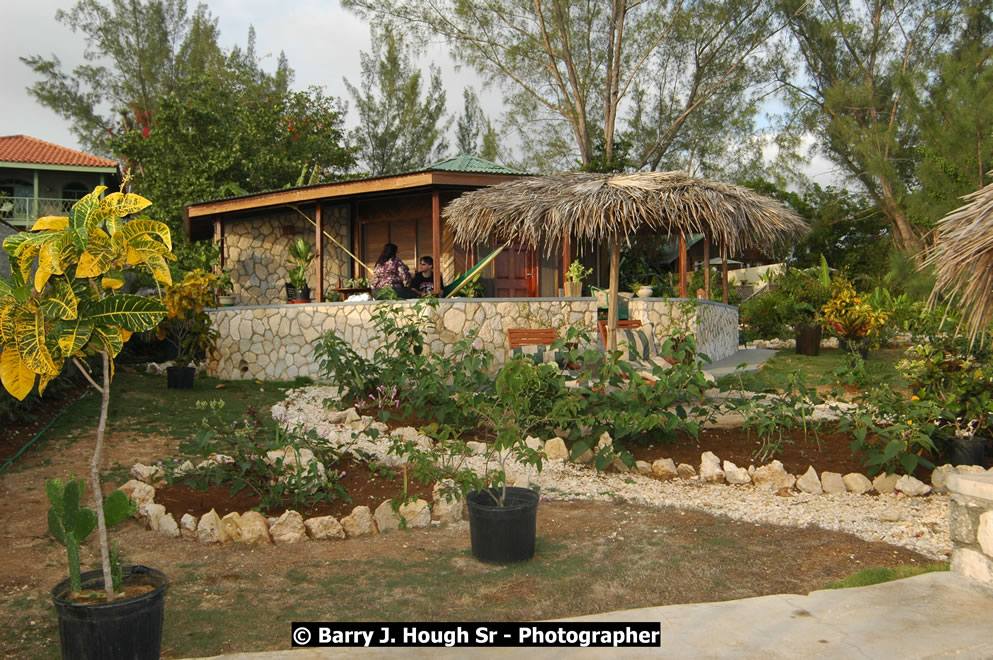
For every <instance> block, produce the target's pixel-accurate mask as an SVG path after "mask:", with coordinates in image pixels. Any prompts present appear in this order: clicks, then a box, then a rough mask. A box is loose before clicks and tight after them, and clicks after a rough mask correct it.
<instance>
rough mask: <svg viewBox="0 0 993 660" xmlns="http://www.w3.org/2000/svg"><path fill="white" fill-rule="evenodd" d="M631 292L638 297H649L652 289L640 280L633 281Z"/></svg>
mask: <svg viewBox="0 0 993 660" xmlns="http://www.w3.org/2000/svg"><path fill="white" fill-rule="evenodd" d="M631 293H633V294H634V295H636V296H638V297H639V298H651V297H652V293H653V289H652V287H650V286H648V285H647V284H643V283H641V282H634V283H632V284H631Z"/></svg>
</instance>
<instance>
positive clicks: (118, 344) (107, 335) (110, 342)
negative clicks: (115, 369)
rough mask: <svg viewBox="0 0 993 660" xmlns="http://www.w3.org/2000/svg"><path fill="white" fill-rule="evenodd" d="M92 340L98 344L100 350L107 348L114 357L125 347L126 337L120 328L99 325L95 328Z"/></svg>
mask: <svg viewBox="0 0 993 660" xmlns="http://www.w3.org/2000/svg"><path fill="white" fill-rule="evenodd" d="M91 340H92V341H93V343H94V344H96V346H97V348H98V350H106V351H107V353H108V354H109V355H110V357H112V358H113V357H117V354H118V353H120V352H121V349H122V348H124V338H123V337H121V330H120V328H112V327H108V326H105V325H103V326H97V327H95V328H93V335H92V336H91Z"/></svg>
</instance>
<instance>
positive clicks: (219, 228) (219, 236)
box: [214, 217, 224, 268]
mask: <svg viewBox="0 0 993 660" xmlns="http://www.w3.org/2000/svg"><path fill="white" fill-rule="evenodd" d="M214 242H215V243H217V244H218V245H217V263H218V265H219V266H220V267H221V268H224V223H223V222H222V221H221V218H220V217H215V218H214Z"/></svg>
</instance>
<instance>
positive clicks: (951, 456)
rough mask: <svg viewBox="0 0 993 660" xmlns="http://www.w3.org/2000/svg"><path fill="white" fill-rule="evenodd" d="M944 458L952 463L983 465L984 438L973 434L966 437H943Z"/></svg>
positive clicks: (984, 452)
mask: <svg viewBox="0 0 993 660" xmlns="http://www.w3.org/2000/svg"><path fill="white" fill-rule="evenodd" d="M945 460H947V461H948V462H949V463H951V464H952V465H983V466H984V465H985V461H986V438H985V437H983V436H981V435H973V436H970V437H967V438H960V437H959V436H951V437H948V438H945Z"/></svg>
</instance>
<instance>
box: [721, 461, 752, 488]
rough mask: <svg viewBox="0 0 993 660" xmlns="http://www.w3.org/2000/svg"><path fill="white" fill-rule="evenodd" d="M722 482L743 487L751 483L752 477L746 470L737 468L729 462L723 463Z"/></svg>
mask: <svg viewBox="0 0 993 660" xmlns="http://www.w3.org/2000/svg"><path fill="white" fill-rule="evenodd" d="M724 480H725V481H727V482H728V483H729V484H735V485H739V486H740V485H744V484H750V483H752V477H751V475H750V474H748V470H746V469H745V468H743V467H738V466H737V465H735V464H734V463H732V462H731V461H724Z"/></svg>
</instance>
